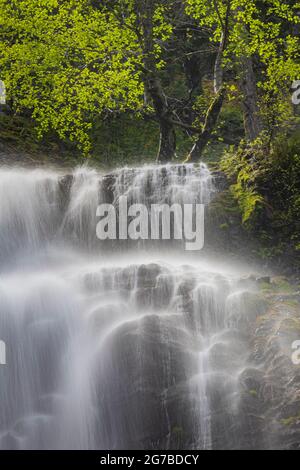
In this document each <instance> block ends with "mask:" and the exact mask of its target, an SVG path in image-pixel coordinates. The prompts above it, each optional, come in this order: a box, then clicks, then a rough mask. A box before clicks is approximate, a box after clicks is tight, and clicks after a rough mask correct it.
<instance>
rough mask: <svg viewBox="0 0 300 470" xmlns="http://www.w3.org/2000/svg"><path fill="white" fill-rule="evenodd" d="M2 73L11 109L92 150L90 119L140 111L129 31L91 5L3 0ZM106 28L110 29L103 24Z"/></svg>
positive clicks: (81, 0) (74, 0)
mask: <svg viewBox="0 0 300 470" xmlns="http://www.w3.org/2000/svg"><path fill="white" fill-rule="evenodd" d="M0 11H1V13H0V31H1V33H0V35H1V36H0V37H1V42H0V70H1V75H2V78H3V79H4V81H5V83H6V87H7V93H8V100H10V101H12V102H13V109H14V110H15V111H17V112H18V111H20V110H22V109H28V110H30V112H31V113H32V116H33V118H34V119H35V120H36V122H37V125H38V131H39V134H40V135H42V134H44V133H46V132H47V131H48V130H49V129H54V130H56V131H57V132H58V134H59V135H60V137H61V138H65V137H69V138H70V139H71V140H75V141H76V142H78V143H79V145H80V146H81V148H82V150H83V151H84V153H86V154H87V153H88V152H89V150H90V140H89V130H90V128H91V126H92V122H93V119H94V118H95V116H99V115H102V116H103V118H105V116H106V115H108V114H110V113H113V112H120V111H126V110H129V109H130V110H132V109H134V110H135V111H137V112H139V110H140V109H141V107H142V106H143V101H142V96H143V86H142V83H141V80H140V69H139V65H140V54H139V53H138V49H139V46H138V44H137V43H136V38H135V35H134V33H132V32H130V30H128V29H121V28H120V27H119V24H118V21H116V19H115V18H114V16H113V15H111V14H110V13H109V12H108V11H104V10H99V9H95V8H93V6H92V5H91V3H90V2H89V1H88V0H50V1H49V0H11V1H6V0H0ZM108 24H109V28H108V27H107V25H108Z"/></svg>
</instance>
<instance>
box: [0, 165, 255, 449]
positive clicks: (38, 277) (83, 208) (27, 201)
mask: <svg viewBox="0 0 300 470" xmlns="http://www.w3.org/2000/svg"><path fill="white" fill-rule="evenodd" d="M215 191H216V190H215V187H214V181H213V176H212V174H211V173H210V171H209V170H208V168H207V167H206V166H205V165H204V164H201V165H199V166H194V165H165V166H146V167H139V168H123V169H121V170H116V171H114V172H112V173H111V174H110V175H103V174H101V173H100V172H97V171H96V170H91V169H87V168H79V169H76V170H75V171H73V172H72V173H70V174H62V173H61V172H59V171H55V170H30V169H27V170H24V169H22V170H21V169H15V168H2V169H0V230H1V231H0V339H1V341H3V342H4V343H5V345H6V361H7V364H6V365H5V366H4V365H0V449H213V448H241V447H243V440H242V437H241V436H242V435H245V434H247V433H248V432H250V431H251V429H250V428H251V422H248V418H247V416H246V414H245V413H244V411H243V407H242V406H241V398H240V391H241V385H240V382H239V377H240V375H241V374H242V373H243V371H244V370H245V369H246V367H248V365H249V344H248V342H249V337H248V332H249V331H248V330H249V324H248V322H249V321H250V319H251V318H255V316H256V315H258V314H259V313H260V312H261V311H262V310H263V305H262V303H261V301H260V299H259V297H258V296H257V293H256V287H255V285H252V283H251V282H250V281H249V282H248V281H247V282H243V283H241V281H240V279H241V276H242V275H241V273H240V272H238V271H237V270H235V269H234V268H232V269H224V267H219V266H218V264H216V263H212V262H210V261H209V260H206V259H205V258H204V257H203V256H202V255H201V254H197V255H193V256H189V257H188V256H186V254H185V253H184V250H183V252H182V247H178V246H177V247H176V249H175V250H173V251H170V252H168V251H167V250H166V249H165V245H162V246H161V247H159V245H156V246H155V249H156V251H155V252H152V251H151V249H148V248H149V247H148V246H146V247H141V246H140V245H139V250H137V246H134V245H132V246H126V249H123V248H124V246H123V245H122V247H123V248H122V250H119V251H118V250H117V249H115V247H116V245H117V244H118V241H115V244H110V245H109V244H103V243H99V241H97V240H96V208H97V206H98V204H99V203H101V202H111V203H113V204H116V203H117V201H118V200H119V199H120V197H121V196H127V198H128V202H129V203H144V204H146V205H147V206H150V205H151V204H154V203H181V204H188V203H190V204H191V203H202V204H205V205H208V204H209V203H210V201H211V199H212V198H213V195H214V192H215ZM144 248H145V249H144ZM257 439H258V440H259V439H260V436H257Z"/></svg>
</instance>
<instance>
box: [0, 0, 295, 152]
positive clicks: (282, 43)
mask: <svg viewBox="0 0 300 470" xmlns="http://www.w3.org/2000/svg"><path fill="white" fill-rule="evenodd" d="M299 7H300V3H299V2H293V1H280V0H267V1H258V0H247V1H246V0H186V1H185V0H168V1H167V0H102V1H100V0H9V1H8V0H0V78H1V79H2V80H3V81H4V83H5V86H6V94H7V110H6V111H7V112H9V113H13V114H22V113H23V114H26V115H29V116H30V117H31V118H32V119H33V121H34V123H35V125H36V128H37V132H38V135H39V137H42V136H44V135H46V134H47V133H48V132H49V131H54V132H55V133H57V135H58V136H59V137H60V138H61V139H62V140H63V139H69V140H71V141H74V142H75V143H76V145H77V146H78V147H79V148H80V149H81V152H82V153H84V154H85V155H88V154H89V153H90V152H91V151H92V149H93V138H92V131H93V127H94V124H95V122H96V121H99V120H100V121H101V122H106V121H107V120H110V119H111V118H112V117H113V116H122V115H130V116H133V118H134V119H135V118H136V119H142V120H144V121H145V123H146V125H147V123H149V122H152V121H153V122H154V123H156V125H157V128H158V129H159V134H160V139H159V143H158V153H157V159H158V161H171V160H173V159H174V158H176V156H177V143H178V135H179V134H180V133H184V135H185V137H186V139H187V140H188V142H190V149H189V150H188V151H187V152H186V155H185V157H186V159H187V160H189V161H198V160H199V159H200V158H201V156H202V154H203V152H204V150H205V148H206V147H207V145H209V144H210V143H211V142H216V141H219V142H223V143H224V144H228V145H231V144H237V143H239V142H240V141H241V139H246V140H247V141H249V142H253V141H255V140H256V139H257V138H258V137H259V136H261V135H264V136H265V140H266V142H267V141H268V139H271V138H272V137H273V136H274V135H276V134H278V133H280V132H281V131H282V129H283V128H284V129H287V128H293V126H295V123H296V122H297V120H298V116H297V113H296V112H295V107H293V104H292V99H291V96H292V84H293V82H294V80H297V79H298V78H299V77H300V61H299V54H300V39H299V28H300V26H299V23H300V16H299V11H300V8H299ZM231 105H233V106H234V107H235V108H236V109H237V110H238V111H239V112H240V113H241V116H242V125H241V129H240V131H239V133H238V135H237V136H233V137H231V136H230V135H229V133H225V135H224V132H223V133H221V132H220V129H219V127H218V126H219V124H220V116H222V113H224V111H225V112H226V109H228V108H229V107H230V106H231ZM225 124H226V123H225Z"/></svg>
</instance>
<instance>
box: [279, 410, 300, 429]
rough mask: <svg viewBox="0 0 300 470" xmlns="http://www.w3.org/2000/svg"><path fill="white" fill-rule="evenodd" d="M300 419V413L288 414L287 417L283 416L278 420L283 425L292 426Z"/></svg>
mask: <svg viewBox="0 0 300 470" xmlns="http://www.w3.org/2000/svg"><path fill="white" fill-rule="evenodd" d="M299 421H300V413H299V415H297V416H290V417H288V418H284V419H281V420H280V423H281V424H282V425H283V426H294V425H295V424H298V422H299Z"/></svg>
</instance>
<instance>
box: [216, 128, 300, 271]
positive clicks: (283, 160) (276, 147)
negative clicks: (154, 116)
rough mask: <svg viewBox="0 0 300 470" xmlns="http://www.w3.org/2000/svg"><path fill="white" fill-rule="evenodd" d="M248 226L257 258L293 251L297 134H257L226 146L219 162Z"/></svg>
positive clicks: (299, 203) (299, 206)
mask: <svg viewBox="0 0 300 470" xmlns="http://www.w3.org/2000/svg"><path fill="white" fill-rule="evenodd" d="M221 167H222V169H223V171H224V172H225V173H226V175H227V176H228V178H229V180H230V181H231V188H230V189H231V192H232V194H233V196H234V198H235V199H236V200H237V202H238V204H239V206H240V209H241V212H242V215H243V221H244V223H245V225H246V227H247V229H248V230H250V231H252V232H255V233H256V234H258V236H259V238H260V241H261V243H262V246H261V247H260V256H261V257H262V258H269V257H276V256H279V255H281V254H283V253H285V252H286V250H289V251H291V252H292V253H294V255H293V256H294V260H293V261H294V262H297V259H298V258H299V256H298V255H297V253H299V251H298V247H299V243H300V230H299V228H300V225H299V213H300V212H299V211H300V135H299V134H298V133H294V134H292V135H291V136H290V137H287V136H286V135H281V136H278V137H277V139H276V140H275V141H274V142H273V143H272V145H271V148H269V146H268V145H266V143H265V139H264V138H261V139H259V140H258V141H257V142H255V143H254V144H253V145H251V146H250V145H247V144H242V145H241V146H240V147H239V148H238V149H237V150H234V149H231V150H230V151H229V152H227V153H226V154H225V155H224V156H223V158H222V162H221Z"/></svg>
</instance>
